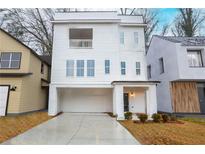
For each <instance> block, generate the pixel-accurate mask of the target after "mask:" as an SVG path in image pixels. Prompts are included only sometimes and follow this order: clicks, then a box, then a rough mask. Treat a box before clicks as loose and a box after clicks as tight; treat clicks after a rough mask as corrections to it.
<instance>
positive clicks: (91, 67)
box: [87, 60, 95, 76]
mask: <svg viewBox="0 0 205 154" xmlns="http://www.w3.org/2000/svg"><path fill="white" fill-rule="evenodd" d="M87 76H95V61H94V60H87Z"/></svg>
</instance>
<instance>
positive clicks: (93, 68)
mask: <svg viewBox="0 0 205 154" xmlns="http://www.w3.org/2000/svg"><path fill="white" fill-rule="evenodd" d="M88 61H93V67H88ZM88 70H93V76H90V75H88ZM86 75H87V77H91V78H92V77H95V60H94V59H88V60H87V72H86Z"/></svg>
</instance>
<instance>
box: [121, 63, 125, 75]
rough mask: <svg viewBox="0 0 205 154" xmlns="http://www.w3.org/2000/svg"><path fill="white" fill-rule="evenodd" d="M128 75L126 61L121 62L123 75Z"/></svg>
mask: <svg viewBox="0 0 205 154" xmlns="http://www.w3.org/2000/svg"><path fill="white" fill-rule="evenodd" d="M125 74H126V63H125V62H124V61H122V62H121V75H125Z"/></svg>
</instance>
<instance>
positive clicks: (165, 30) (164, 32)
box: [160, 24, 169, 36]
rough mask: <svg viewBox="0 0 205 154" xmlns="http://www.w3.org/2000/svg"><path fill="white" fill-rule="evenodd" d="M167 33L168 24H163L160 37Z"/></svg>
mask: <svg viewBox="0 0 205 154" xmlns="http://www.w3.org/2000/svg"><path fill="white" fill-rule="evenodd" d="M168 31H169V25H168V24H165V25H163V27H162V31H161V34H160V35H161V36H165V35H166V34H167V33H168Z"/></svg>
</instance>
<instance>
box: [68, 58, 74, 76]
mask: <svg viewBox="0 0 205 154" xmlns="http://www.w3.org/2000/svg"><path fill="white" fill-rule="evenodd" d="M66 76H74V60H67V61H66Z"/></svg>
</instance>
